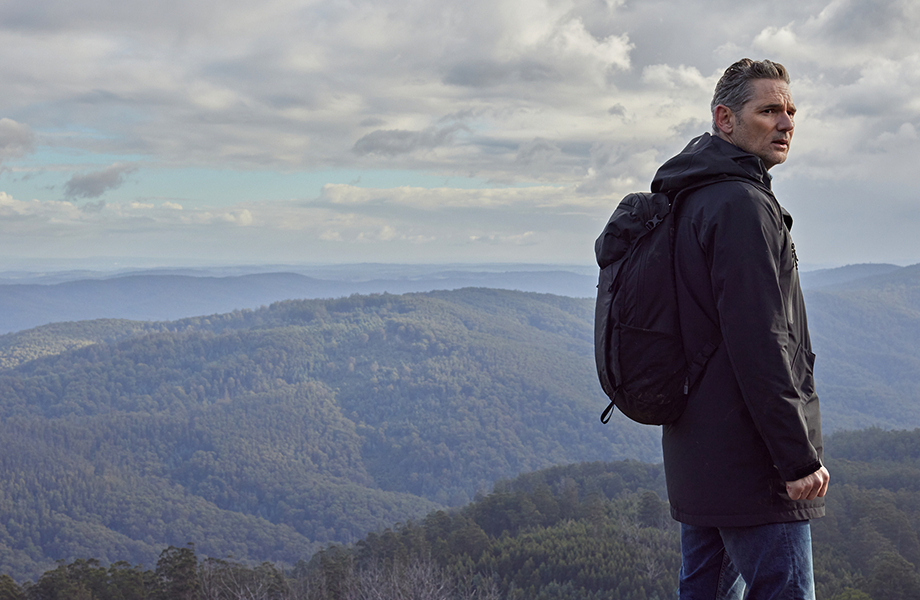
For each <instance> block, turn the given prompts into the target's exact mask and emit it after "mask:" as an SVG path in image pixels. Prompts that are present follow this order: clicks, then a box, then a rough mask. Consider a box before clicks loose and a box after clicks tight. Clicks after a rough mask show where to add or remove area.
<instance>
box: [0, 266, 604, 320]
mask: <svg viewBox="0 0 920 600" xmlns="http://www.w3.org/2000/svg"><path fill="white" fill-rule="evenodd" d="M254 270H255V268H252V269H245V268H239V269H212V270H198V271H195V270H181V269H180V270H156V271H142V272H126V273H119V274H116V275H109V276H105V275H104V274H100V273H83V272H80V273H77V274H76V275H77V276H79V278H78V279H69V278H68V274H67V273H52V274H47V275H39V274H20V275H19V276H18V277H16V278H12V277H7V278H4V277H3V276H2V275H3V274H0V334H3V333H10V332H15V331H21V330H24V329H29V328H32V327H38V326H41V325H46V324H48V323H54V322H60V321H82V320H89V319H99V318H119V319H133V320H140V321H169V320H175V319H181V318H185V317H192V316H197V315H207V314H213V313H224V312H230V311H232V310H236V309H244V308H249V309H255V308H258V307H260V306H263V305H268V304H271V303H272V302H278V301H281V300H288V299H290V298H338V297H342V296H348V295H351V294H356V293H359V294H370V293H382V292H388V293H391V294H402V293H407V292H423V291H430V290H446V289H447V290H449V289H458V288H462V287H489V288H500V289H513V290H521V291H528V292H540V293H553V294H558V295H564V296H574V297H588V296H593V294H594V286H595V284H596V283H597V281H596V277H595V276H594V275H593V274H590V275H589V274H587V273H584V272H583V269H582V270H579V269H574V270H573V269H568V270H567V269H562V268H559V267H548V266H540V265H534V266H533V267H530V268H527V266H526V265H517V266H513V265H505V266H504V267H502V266H493V267H491V268H486V267H485V266H478V267H477V266H467V267H463V268H461V267H459V266H458V267H454V268H452V269H445V268H444V267H440V268H437V269H436V268H434V267H427V268H426V267H424V266H419V265H398V266H394V265H343V266H341V267H338V268H320V267H314V268H306V267H301V268H300V269H299V270H298V271H270V272H248V271H254ZM237 271H242V273H240V274H236V272H237ZM227 273H230V274H227Z"/></svg>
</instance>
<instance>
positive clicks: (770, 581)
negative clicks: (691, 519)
mask: <svg viewBox="0 0 920 600" xmlns="http://www.w3.org/2000/svg"><path fill="white" fill-rule="evenodd" d="M680 552H681V557H682V559H683V562H682V564H681V567H680V588H679V597H680V600H741V598H746V599H747V600H768V599H769V600H774V599H775V600H779V599H782V600H815V579H814V571H813V569H812V562H811V525H810V524H809V523H808V521H796V522H793V523H773V524H770V525H758V526H755V527H696V526H693V525H683V524H682V525H681V529H680ZM745 589H746V590H747V594H745Z"/></svg>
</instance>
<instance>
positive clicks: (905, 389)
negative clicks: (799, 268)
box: [805, 265, 920, 429]
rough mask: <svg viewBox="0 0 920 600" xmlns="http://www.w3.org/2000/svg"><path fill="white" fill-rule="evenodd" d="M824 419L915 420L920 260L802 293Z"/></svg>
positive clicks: (902, 423)
mask: <svg viewBox="0 0 920 600" xmlns="http://www.w3.org/2000/svg"><path fill="white" fill-rule="evenodd" d="M805 301H806V305H807V308H808V320H809V326H810V329H811V334H812V341H813V344H814V348H815V353H816V354H817V357H818V358H817V361H816V366H815V374H816V377H817V383H818V394H819V396H821V402H822V405H821V406H822V415H823V420H824V424H825V426H826V427H829V428H831V429H857V428H863V427H867V426H869V425H880V426H883V427H917V426H920V265H914V266H911V267H902V268H898V269H895V270H893V271H890V272H887V273H881V274H877V275H870V276H868V277H858V278H854V279H850V280H844V281H841V282H840V283H836V284H833V285H828V286H823V287H813V288H809V289H807V290H806V292H805Z"/></svg>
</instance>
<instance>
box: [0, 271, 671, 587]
mask: <svg viewBox="0 0 920 600" xmlns="http://www.w3.org/2000/svg"><path fill="white" fill-rule="evenodd" d="M592 318H593V313H592V307H591V304H590V302H587V301H584V300H574V299H570V298H564V297H558V296H548V295H538V294H525V293H516V292H506V291H497V290H486V289H466V290H460V291H455V292H437V293H429V294H416V295H405V296H392V295H381V296H367V297H359V296H355V297H350V298H344V299H339V300H326V301H287V302H281V303H276V304H274V305H272V306H271V307H268V308H265V309H261V310H257V311H237V312H234V313H230V314H225V315H213V316H210V317H206V318H205V317H202V318H193V319H186V320H182V321H176V322H171V323H146V324H142V323H135V322H126V321H111V320H102V321H92V322H81V323H73V324H56V325H53V326H48V327H42V328H38V329H35V330H31V331H27V332H20V333H17V334H11V335H9V336H3V337H2V338H0V361H2V364H4V365H5V366H6V368H5V369H4V370H2V371H0V440H2V443H3V447H4V452H3V453H0V481H2V485H0V506H3V507H4V508H3V512H4V516H5V519H6V520H5V522H4V523H2V524H0V572H3V571H5V572H8V573H10V574H13V575H14V576H16V577H21V576H23V575H27V574H30V573H31V574H34V573H36V572H37V571H38V570H40V569H45V568H47V567H48V565H50V564H52V563H53V560H55V559H69V558H71V557H78V556H94V557H97V558H100V559H102V560H104V561H115V560H119V559H124V560H128V561H130V562H132V563H133V562H142V563H145V564H150V563H151V562H152V561H154V560H155V558H156V553H157V552H158V551H159V550H158V549H160V548H162V547H163V546H164V545H169V544H172V545H175V546H182V545H184V544H185V543H186V542H188V541H195V542H196V543H197V544H198V549H199V551H201V552H203V553H205V554H207V555H210V556H217V557H221V556H225V555H226V554H228V553H232V554H233V556H235V557H237V558H239V559H241V560H248V559H266V560H273V561H285V560H290V559H291V557H299V556H305V555H309V554H310V553H311V552H312V551H314V550H315V549H316V548H318V547H319V545H320V544H322V543H327V542H331V541H349V540H353V539H356V538H357V537H359V536H361V535H363V534H364V533H365V532H366V531H369V530H373V529H376V528H377V527H379V526H381V525H387V524H391V523H393V522H396V521H400V520H405V519H407V518H410V517H413V518H417V517H420V516H421V515H424V514H426V513H427V512H429V511H431V510H432V509H434V508H436V507H438V506H447V505H460V504H463V503H464V502H467V501H468V500H469V499H470V498H472V496H473V495H474V494H475V493H476V491H477V490H487V489H489V488H490V487H491V485H492V483H493V482H494V481H496V480H498V479H501V478H506V477H509V476H513V475H515V474H517V473H521V472H526V471H531V470H534V469H539V468H543V467H547V466H550V465H555V464H563V463H569V462H573V461H580V460H601V459H615V458H625V457H640V458H645V459H654V458H655V457H656V456H657V452H658V442H657V432H656V431H655V430H654V429H652V428H644V427H640V426H638V425H632V424H627V423H624V422H623V420H622V419H617V420H616V421H615V422H614V423H612V424H610V425H608V426H603V425H602V424H601V423H600V422H599V420H598V419H597V415H598V414H599V412H600V410H601V409H602V408H603V406H604V404H605V402H604V399H603V397H602V394H601V392H600V390H599V389H598V386H597V384H596V382H595V378H594V372H593V368H594V367H593V362H592V360H593V359H592V352H593V350H592V337H591V321H592Z"/></svg>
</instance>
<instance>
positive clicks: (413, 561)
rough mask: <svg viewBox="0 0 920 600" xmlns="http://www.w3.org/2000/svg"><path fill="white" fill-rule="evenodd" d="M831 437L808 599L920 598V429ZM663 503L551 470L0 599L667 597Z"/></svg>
mask: <svg viewBox="0 0 920 600" xmlns="http://www.w3.org/2000/svg"><path fill="white" fill-rule="evenodd" d="M827 441H828V454H829V456H832V457H833V458H829V459H828V468H829V470H830V471H831V473H832V478H833V479H832V481H833V483H832V487H831V489H830V491H829V493H828V496H827V500H828V516H827V517H825V518H822V519H817V520H815V521H813V523H812V528H813V537H814V554H815V578H816V588H817V597H818V598H819V599H820V600H902V599H903V600H906V599H915V598H920V574H918V569H917V566H916V565H918V564H920V541H918V531H920V430H913V431H884V430H881V429H869V430H864V431H857V432H840V433H837V434H834V435H832V436H830V437H829V438H828V440H827ZM663 495H664V478H663V473H662V471H661V467H660V465H652V464H646V463H639V462H636V461H620V462H614V463H602V462H594V463H578V464H572V465H565V466H559V467H552V468H549V469H544V470H540V471H536V472H532V473H527V474H524V475H521V476H518V477H516V478H513V479H508V480H502V481H499V482H498V483H496V485H495V486H494V489H493V490H491V491H490V493H488V494H481V495H480V496H479V497H477V498H476V499H475V500H474V501H473V502H471V503H469V504H468V505H466V506H463V507H461V508H456V509H451V510H435V511H432V512H430V513H428V514H426V515H425V516H424V517H421V518H419V519H414V520H409V521H406V522H403V523H395V524H392V525H391V526H389V527H385V528H380V529H378V530H376V531H375V532H374V533H370V534H368V535H366V536H364V537H363V538H362V539H359V540H357V541H355V542H354V543H350V544H334V545H329V546H326V547H324V548H322V549H320V550H319V551H317V552H316V553H313V554H312V555H303V557H302V558H301V559H300V560H299V561H298V562H296V564H294V565H291V566H287V567H285V566H282V565H278V564H274V563H271V562H261V563H254V562H251V561H250V562H246V561H238V560H235V559H233V558H232V557H223V558H219V557H209V556H204V555H202V554H201V553H199V552H198V550H197V548H196V546H195V545H194V544H185V545H183V546H181V547H177V546H169V547H167V548H165V549H163V550H162V551H161V552H160V554H159V556H158V558H157V560H156V563H155V565H154V564H151V565H150V566H149V567H144V566H143V565H131V564H129V563H127V562H116V563H112V564H107V563H105V562H104V561H100V560H98V559H97V558H86V557H83V558H80V559H76V560H73V561H70V562H66V563H65V562H64V561H61V562H59V563H58V565H57V566H56V567H55V568H53V569H49V570H48V571H46V572H44V573H42V574H41V575H40V576H38V577H36V578H35V579H34V580H29V581H25V582H22V583H17V582H16V581H14V579H12V578H11V577H9V576H6V575H4V576H2V577H0V600H12V599H21V600H26V599H28V600H39V599H42V600H44V599H57V598H70V599H87V600H90V599H99V600H109V599H112V600H114V599H134V598H136V599H170V600H172V599H177V598H183V599H189V600H192V599H194V600H212V599H213V600H217V599H220V600H236V599H243V598H245V599H252V600H260V599H264V600H358V599H365V598H381V599H384V598H386V599H394V598H415V599H418V600H428V599H431V600H437V599H440V600H475V599H482V600H600V599H604V600H650V599H655V598H657V599H661V600H663V599H665V598H671V597H674V591H675V589H676V579H677V577H676V576H677V570H678V568H679V565H680V556H679V541H678V537H679V534H678V528H677V526H676V524H675V523H674V522H673V521H672V520H671V519H670V517H669V516H668V509H667V503H666V502H664V501H663V500H662V499H661V498H662V496H663Z"/></svg>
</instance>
